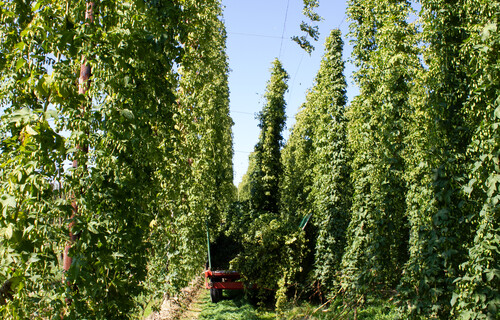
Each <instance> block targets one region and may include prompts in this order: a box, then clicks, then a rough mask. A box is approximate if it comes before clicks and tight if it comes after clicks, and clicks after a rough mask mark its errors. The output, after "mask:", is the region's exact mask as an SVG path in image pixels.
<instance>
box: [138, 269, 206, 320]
mask: <svg viewBox="0 0 500 320" xmlns="http://www.w3.org/2000/svg"><path fill="white" fill-rule="evenodd" d="M204 294H206V292H205V289H204V283H203V279H202V278H201V277H200V278H196V279H195V280H193V281H192V282H191V283H190V285H189V286H188V287H186V288H184V289H182V290H181V293H180V294H179V295H178V296H176V297H171V298H169V299H165V300H164V301H163V303H162V305H161V308H160V311H159V312H153V313H152V314H151V315H149V316H148V317H147V318H146V319H145V320H179V319H182V320H194V319H197V318H198V315H199V313H200V311H201V307H200V305H199V304H198V303H197V302H198V300H200V298H201V297H202V296H203V295H204Z"/></svg>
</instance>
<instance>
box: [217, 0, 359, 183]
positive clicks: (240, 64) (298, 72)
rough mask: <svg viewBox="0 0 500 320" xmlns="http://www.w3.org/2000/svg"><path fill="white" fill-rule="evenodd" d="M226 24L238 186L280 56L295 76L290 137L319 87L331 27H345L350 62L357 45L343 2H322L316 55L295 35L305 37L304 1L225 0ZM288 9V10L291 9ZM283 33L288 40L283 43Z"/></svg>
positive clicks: (346, 54)
mask: <svg viewBox="0 0 500 320" xmlns="http://www.w3.org/2000/svg"><path fill="white" fill-rule="evenodd" d="M222 3H223V5H224V6H225V9H224V21H225V23H226V30H227V34H228V37H227V53H228V56H229V66H230V68H231V72H230V75H229V88H230V108H231V116H232V118H233V121H234V126H233V143H234V151H235V152H234V157H233V166H234V183H235V185H238V184H239V183H240V181H241V178H242V176H243V175H244V174H245V172H246V170H247V167H248V155H249V154H250V152H252V151H253V148H254V146H255V144H256V143H257V139H258V136H259V128H258V126H257V124H258V121H257V120H256V119H255V114H256V113H257V112H259V111H260V110H261V109H262V106H263V103H264V98H263V95H264V92H265V89H266V84H267V81H268V80H269V77H270V72H269V69H270V67H271V62H272V61H273V60H274V58H276V57H278V58H279V59H280V60H281V62H282V63H283V66H284V68H285V69H286V70H287V72H288V74H289V75H290V79H289V80H288V87H289V90H288V92H287V93H286V95H285V99H286V102H287V128H286V129H285V132H284V137H285V139H286V138H288V136H289V130H290V129H291V128H292V126H293V123H294V122H295V119H294V117H295V114H296V113H297V111H298V109H299V107H300V106H301V105H302V103H304V102H305V97H306V92H307V90H308V89H309V88H311V87H312V86H313V81H314V77H315V76H316V73H317V71H318V69H319V65H320V61H321V57H322V55H323V50H324V47H323V43H324V42H325V38H326V37H327V36H328V34H329V33H330V30H331V29H334V28H340V30H341V31H342V35H343V38H344V60H347V59H349V58H350V54H351V46H350V45H349V41H348V39H347V38H346V35H347V32H348V27H349V21H348V20H347V17H346V15H345V9H346V3H345V1H343V0H340V1H335V0H320V7H319V8H318V9H317V10H316V11H317V12H318V13H319V14H320V15H321V16H322V17H323V18H324V20H323V21H322V22H320V23H319V30H320V33H321V35H320V40H319V41H318V42H316V43H314V46H315V47H316V50H315V51H314V52H313V53H312V55H311V56H309V54H307V53H306V52H305V51H304V50H302V49H301V48H300V47H299V46H298V45H297V44H296V43H295V42H293V41H292V40H290V37H291V36H294V35H302V33H301V32H300V29H299V26H300V22H301V21H302V20H305V19H306V18H305V17H304V16H303V15H302V9H303V3H302V0H251V1H249V0H223V1H222ZM287 6H288V10H287ZM282 35H283V39H282ZM352 71H353V67H352V65H351V64H349V63H347V64H346V71H345V75H346V77H347V83H348V92H347V95H348V98H349V101H351V100H352V98H353V97H354V96H355V95H356V94H357V89H356V88H355V86H354V85H353V81H352V78H351V74H352Z"/></svg>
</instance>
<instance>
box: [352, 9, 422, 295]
mask: <svg viewBox="0 0 500 320" xmlns="http://www.w3.org/2000/svg"><path fill="white" fill-rule="evenodd" d="M410 11H411V7H410V4H409V3H408V2H407V1H374V0H352V1H350V2H349V8H348V15H349V18H350V19H351V21H352V23H351V27H350V28H351V35H352V36H353V37H354V39H355V45H354V50H353V56H354V59H355V63H356V66H357V67H358V68H359V70H358V71H357V72H356V74H355V79H356V82H357V84H358V86H359V88H360V95H359V96H357V97H356V98H355V99H354V101H353V102H352V105H351V107H350V109H349V114H348V117H349V127H348V135H349V146H350V149H351V150H352V151H353V161H352V166H353V173H352V181H353V187H354V194H353V200H352V201H353V202H352V209H351V214H352V216H351V222H350V225H349V228H348V231H347V233H348V236H347V247H346V250H345V253H344V256H343V261H342V286H343V287H344V289H346V290H348V292H350V293H358V294H369V293H374V292H375V291H377V290H387V289H391V288H394V287H395V286H396V285H397V284H398V282H399V279H400V276H401V272H402V269H403V266H404V263H405V262H406V259H407V257H406V256H407V253H406V250H407V247H406V245H407V242H408V241H407V239H408V230H407V223H406V219H405V211H406V206H405V194H406V187H405V181H404V179H403V173H404V161H403V158H402V154H403V151H404V143H403V139H404V136H405V130H406V126H405V122H406V119H405V117H406V113H407V110H408V109H409V106H408V94H409V91H410V87H411V81H412V79H413V77H414V74H413V72H414V69H415V68H416V67H417V66H418V64H419V63H418V58H417V52H416V49H415V48H416V46H413V45H412V43H413V37H414V34H415V27H414V26H412V25H410V24H408V22H407V20H408V16H409V14H410Z"/></svg>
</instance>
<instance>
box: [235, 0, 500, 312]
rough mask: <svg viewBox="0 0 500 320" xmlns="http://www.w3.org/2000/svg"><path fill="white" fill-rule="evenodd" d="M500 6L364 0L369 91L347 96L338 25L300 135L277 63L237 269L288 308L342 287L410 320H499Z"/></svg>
mask: <svg viewBox="0 0 500 320" xmlns="http://www.w3.org/2000/svg"><path fill="white" fill-rule="evenodd" d="M499 9H500V7H499V4H498V3H497V2H494V1H482V0H462V1H458V2H454V3H449V2H448V1H441V0H421V1H418V2H409V1H373V0H356V1H354V0H353V1H349V5H348V9H347V15H348V17H349V19H350V22H351V24H350V34H349V36H350V38H351V41H352V44H353V54H352V60H353V62H354V64H355V66H356V67H357V71H356V72H355V74H354V80H355V82H356V84H357V85H358V87H359V90H360V93H359V95H358V96H356V97H355V98H354V99H353V101H351V103H350V104H349V105H348V104H347V98H346V81H345V78H344V61H343V59H342V50H343V41H342V37H341V34H340V31H338V30H333V31H332V32H331V34H330V36H329V37H328V38H327V40H326V45H325V54H324V57H323V60H322V62H321V66H320V69H319V71H318V74H317V76H316V79H315V83H314V86H313V87H312V88H311V89H310V91H309V92H308V94H307V99H306V102H305V103H304V104H303V106H302V108H301V109H300V111H299V112H298V114H297V116H296V124H295V125H294V127H293V129H292V131H291V135H290V138H289V139H288V141H286V143H285V142H284V141H283V138H282V136H281V130H282V129H283V125H284V121H285V119H284V108H285V105H286V103H285V100H284V99H283V96H284V92H286V80H287V75H286V72H285V71H284V70H282V67H281V64H280V63H279V62H278V61H277V62H275V63H274V65H273V69H272V70H271V80H270V81H269V83H268V87H267V90H268V91H267V93H266V95H265V98H266V104H265V106H264V109H263V111H262V113H261V114H260V116H259V119H260V121H261V123H260V128H261V135H260V137H259V142H258V144H257V145H256V147H255V151H254V153H253V154H252V155H251V156H250V166H249V170H248V172H247V174H246V176H244V178H243V180H242V184H241V185H240V186H239V198H240V200H243V204H240V205H239V206H240V210H236V211H234V212H232V214H231V215H229V216H228V220H230V221H232V223H230V224H229V228H228V231H227V232H228V234H234V235H235V237H236V238H237V239H238V241H239V242H240V243H242V248H243V249H242V251H241V252H240V253H239V254H238V255H237V258H236V259H235V260H234V261H233V263H234V265H235V266H236V267H238V268H240V269H241V270H243V271H245V272H246V274H247V275H249V277H250V278H252V280H254V281H257V282H260V283H261V284H262V285H263V286H264V287H267V288H273V289H276V290H278V291H277V300H276V304H277V306H278V307H285V306H286V303H287V298H290V294H292V293H293V294H295V295H300V294H304V295H310V296H311V295H312V296H316V297H317V298H320V299H326V300H328V299H333V298H334V297H335V299H338V295H339V294H340V295H341V296H343V297H345V299H346V301H357V303H359V304H362V303H363V301H368V300H370V299H372V298H373V297H380V298H382V299H391V301H395V303H396V304H397V307H398V314H399V316H400V317H401V318H412V319H420V318H422V319H428V318H435V319H449V318H457V319H495V318H497V317H498V308H499V307H500V293H499V290H498V288H499V287H500V282H499V281H500V280H499V275H500V274H499V272H500V271H499V270H500V268H499V265H498V261H499V250H500V249H499V247H500V238H499V232H498V231H499V226H498V211H499V210H498V197H499V193H498V187H497V186H498V179H499V175H498V161H499V160H498V159H499V158H498V156H499V155H498V146H499V141H498V139H497V138H498V124H497V122H498V116H499V112H498V110H499V98H498V97H499V89H498V88H499V79H500V77H499V70H500V69H499V57H500V55H499V53H498V52H499V51H498V46H499V43H500V42H499V39H500V38H499V32H498V22H499V20H498V19H499V14H500V10H499ZM241 208H243V209H241ZM235 212H236V213H235ZM235 216H236V218H235ZM235 221H236V222H235ZM301 221H309V222H308V225H306V227H305V228H304V226H303V224H302V223H301ZM301 227H302V228H301ZM237 230H240V231H241V230H245V231H246V233H245V234H243V235H242V234H241V233H240V234H238V231H237ZM248 261H252V263H250V262H248ZM256 261H258V263H257V262H256ZM255 279H257V280H255ZM287 295H288V297H287ZM323 301H325V300H323Z"/></svg>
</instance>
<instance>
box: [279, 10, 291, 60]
mask: <svg viewBox="0 0 500 320" xmlns="http://www.w3.org/2000/svg"><path fill="white" fill-rule="evenodd" d="M289 6H290V0H287V2H286V10H285V21H284V22H283V31H282V32H281V43H280V52H279V54H278V59H281V49H282V48H283V39H284V37H285V28H286V20H287V19H288V7H289Z"/></svg>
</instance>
